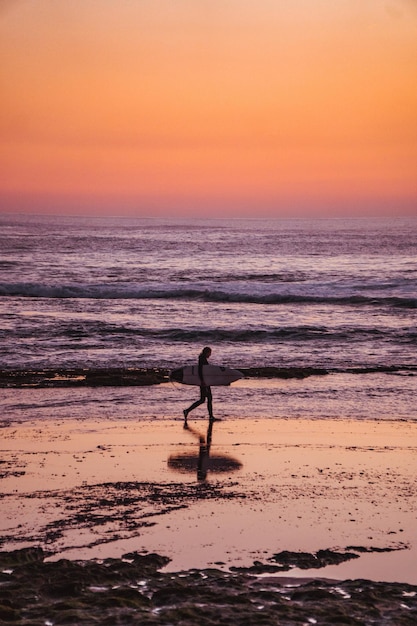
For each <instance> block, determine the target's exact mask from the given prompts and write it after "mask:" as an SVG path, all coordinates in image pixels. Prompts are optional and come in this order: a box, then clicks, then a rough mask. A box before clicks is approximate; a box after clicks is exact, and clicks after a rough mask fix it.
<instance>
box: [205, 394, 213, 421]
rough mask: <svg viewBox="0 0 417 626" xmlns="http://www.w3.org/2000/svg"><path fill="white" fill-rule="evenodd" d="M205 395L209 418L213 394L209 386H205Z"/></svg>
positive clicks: (211, 417)
mask: <svg viewBox="0 0 417 626" xmlns="http://www.w3.org/2000/svg"><path fill="white" fill-rule="evenodd" d="M206 397H207V409H208V414H209V418H210V419H211V420H212V419H213V396H212V395H211V389H210V387H206Z"/></svg>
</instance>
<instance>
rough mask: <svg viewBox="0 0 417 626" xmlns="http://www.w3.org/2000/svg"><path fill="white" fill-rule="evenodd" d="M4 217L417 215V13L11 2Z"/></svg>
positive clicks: (232, 4)
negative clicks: (23, 214)
mask: <svg viewBox="0 0 417 626" xmlns="http://www.w3.org/2000/svg"><path fill="white" fill-rule="evenodd" d="M0 55H1V58H0V79H1V99H0V110H1V120H0V125H1V126H0V133H1V147H0V202H1V204H0V210H1V211H5V212H7V211H20V212H22V211H23V212H28V211H31V212H49V213H50V212H55V213H57V212H61V213H77V214H78V213H84V214H87V213H93V214H103V215H104V214H117V213H122V214H126V215H197V216H198V215H203V216H209V215H213V216H214V215H254V216H257V215H276V216H279V215H302V214H308V213H314V214H319V215H340V214H360V215H369V214H378V213H380V214H385V215H391V214H392V215H398V214H404V215H405V214H417V1H416V0H291V1H289V0H118V1H117V2H116V1H114V0H60V1H59V2H56V1H54V0H37V1H36V2H32V1H29V0H0Z"/></svg>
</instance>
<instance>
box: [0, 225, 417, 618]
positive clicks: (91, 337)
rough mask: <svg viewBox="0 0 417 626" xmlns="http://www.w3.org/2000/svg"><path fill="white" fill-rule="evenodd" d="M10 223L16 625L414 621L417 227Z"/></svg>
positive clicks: (8, 513) (8, 334) (0, 328)
mask: <svg viewBox="0 0 417 626" xmlns="http://www.w3.org/2000/svg"><path fill="white" fill-rule="evenodd" d="M1 226H2V232H1V249H2V257H1V259H0V263H1V266H2V271H3V274H2V282H1V283H0V336H1V340H2V343H1V347H2V354H1V357H2V361H1V365H0V368H1V369H0V407H1V417H0V425H1V429H0V433H1V448H0V476H1V479H0V498H1V515H0V543H1V554H0V564H1V567H0V582H1V585H0V621H4V622H5V623H7V622H10V623H12V622H14V623H19V624H22V625H23V624H25V625H26V624H31V626H32V625H35V626H37V625H38V624H39V626H51V625H55V624H61V623H66V624H97V623H98V624H110V625H111V626H113V625H114V624H183V625H186V626H188V625H190V626H194V625H195V624H199V625H203V626H205V625H206V624H207V626H208V625H210V626H211V625H212V624H242V625H243V624H244V625H245V626H246V625H247V624H254V625H256V626H257V625H258V624H267V625H269V624H271V625H272V624H285V625H287V624H288V625H292V624H329V625H332V626H334V624H336V623H343V624H354V625H358V624H365V625H366V626H368V625H369V626H370V625H371V624H372V625H374V624H392V625H393V626H398V625H399V624H410V625H411V624H413V625H414V624H415V623H416V621H417V613H416V611H417V595H416V593H417V576H416V568H415V563H416V556H417V555H416V550H417V548H416V540H415V527H416V518H417V507H416V498H417V489H416V486H417V485H416V476H417V471H416V470H417V437H416V434H417V433H416V428H417V420H416V410H415V407H416V392H417V389H416V372H417V364H416V358H415V345H416V333H415V308H416V304H417V298H416V290H415V285H416V276H417V272H416V270H417V267H416V260H415V249H416V236H415V233H416V232H417V230H416V228H415V226H416V222H415V219H412V218H409V219H401V218H399V219H396V220H394V219H392V220H391V219H381V220H378V219H340V220H339V219H334V220H333V219H324V220H315V219H305V220H297V219H283V220H274V219H236V220H228V219H224V220H223V219H217V220H209V219H199V220H188V219H162V218H161V219H144V218H138V219H136V218H126V219H123V218H116V217H115V218H100V219H99V218H87V217H85V218H76V217H74V218H68V217H59V216H58V217H53V216H31V217H28V216H18V215H17V216H12V215H3V216H1ZM204 346H210V347H211V348H212V357H211V359H210V363H211V364H215V365H221V366H228V367H232V368H234V369H238V370H241V372H242V375H243V378H242V379H240V380H238V381H237V382H235V383H233V384H232V385H231V386H226V387H213V389H212V391H213V405H214V415H215V417H216V418H220V420H221V421H218V422H214V423H212V424H211V425H210V424H209V422H208V419H207V409H206V407H204V406H201V407H199V408H198V409H196V410H195V411H193V412H192V413H191V414H190V415H189V417H188V422H187V428H184V419H183V410H184V409H185V408H186V407H189V406H190V405H191V403H193V402H194V401H195V400H196V399H197V397H198V394H199V391H198V388H196V387H192V386H187V385H181V384H179V383H174V382H169V372H170V371H172V370H174V369H176V368H179V367H182V366H184V365H190V364H191V365H195V364H196V362H197V359H198V355H199V354H200V352H201V351H202V349H203V347H204Z"/></svg>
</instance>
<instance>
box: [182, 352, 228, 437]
mask: <svg viewBox="0 0 417 626" xmlns="http://www.w3.org/2000/svg"><path fill="white" fill-rule="evenodd" d="M210 356H211V348H209V347H205V348H203V350H202V351H201V353H200V355H199V357H198V376H199V378H200V382H201V385H200V398H199V400H196V402H194V403H193V404H192V405H191V406H190V407H188V409H184V411H183V413H184V425H186V424H187V417H188V414H189V413H190V412H191V411H194V409H196V408H197V407H198V406H200V405H201V404H204V402H205V401H206V400H207V410H208V414H209V420H210V421H212V422H214V421H220V420H219V418H216V417H214V416H213V396H212V394H211V388H210V387H209V386H208V385H206V382H205V380H204V370H203V366H204V365H208V364H209V363H208V359H209V358H210Z"/></svg>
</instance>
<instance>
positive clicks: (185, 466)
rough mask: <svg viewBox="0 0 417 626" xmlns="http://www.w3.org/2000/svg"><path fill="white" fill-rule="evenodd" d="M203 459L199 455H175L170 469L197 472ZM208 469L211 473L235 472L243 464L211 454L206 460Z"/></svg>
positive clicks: (170, 461) (220, 455)
mask: <svg viewBox="0 0 417 626" xmlns="http://www.w3.org/2000/svg"><path fill="white" fill-rule="evenodd" d="M199 461H201V457H199V455H198V454H192V453H190V454H187V453H184V454H173V455H171V456H170V457H169V459H168V467H170V468H171V469H173V470H176V471H178V472H183V473H186V472H195V471H196V469H197V466H198V463H199ZM206 463H207V469H209V470H210V471H211V472H219V473H220V472H235V471H236V470H239V469H240V468H241V467H242V463H241V462H240V461H238V460H237V459H234V458H233V457H232V456H226V455H225V454H213V455H212V454H210V456H209V455H207V459H206Z"/></svg>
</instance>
